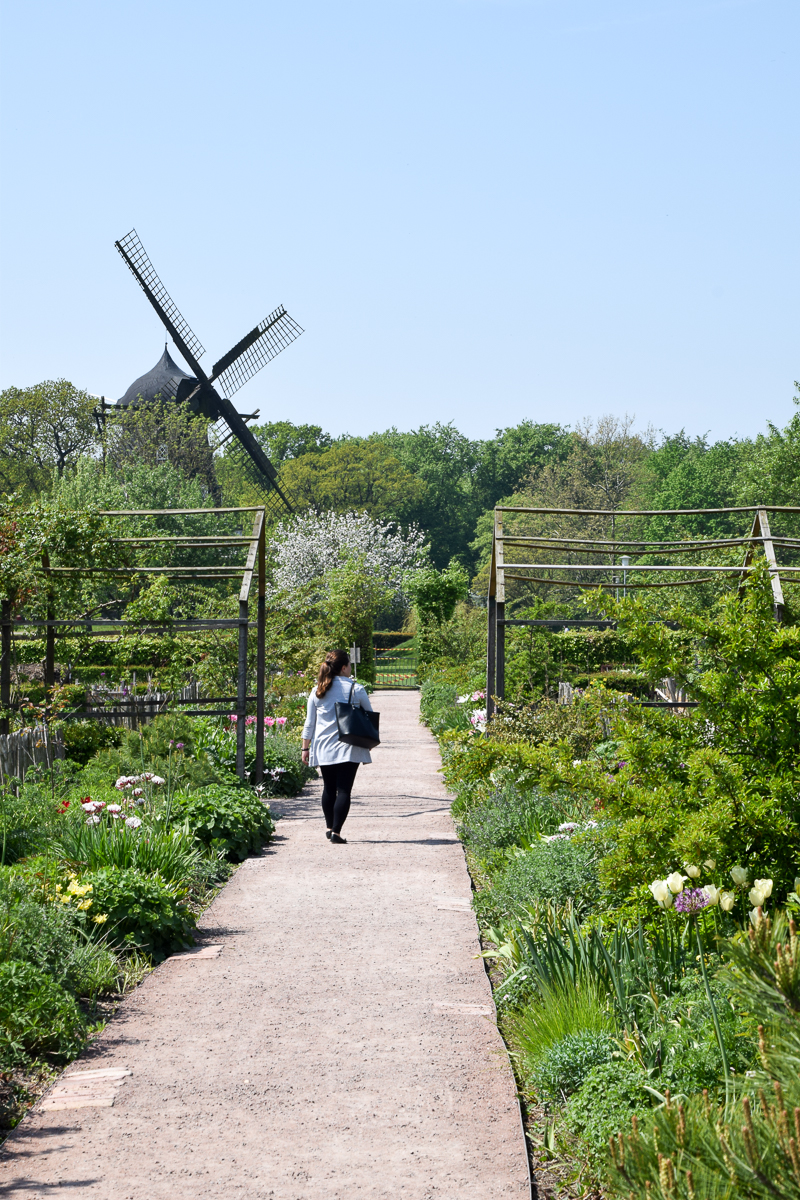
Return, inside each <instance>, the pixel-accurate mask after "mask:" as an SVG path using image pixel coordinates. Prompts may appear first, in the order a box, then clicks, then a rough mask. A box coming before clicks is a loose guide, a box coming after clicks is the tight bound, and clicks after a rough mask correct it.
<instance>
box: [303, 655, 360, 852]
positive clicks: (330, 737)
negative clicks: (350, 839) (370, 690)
mask: <svg viewBox="0 0 800 1200" xmlns="http://www.w3.org/2000/svg"><path fill="white" fill-rule="evenodd" d="M351 675H352V667H351V665H350V656H349V655H348V653H347V651H346V650H331V651H329V653H328V654H326V655H325V662H324V663H323V664H322V666H321V667H320V669H319V676H318V677H317V686H316V687H315V688H314V689H313V691H312V692H311V695H310V696H309V697H308V707H307V709H306V723H305V725H304V726H303V762H308V763H310V765H311V766H312V767H319V769H320V771H321V772H322V781H323V788H322V811H323V813H324V814H325V824H326V825H327V829H326V831H325V836H326V837H327V838H329V839H330V841H331V842H338V843H339V844H342V845H343V844H345V843H346V838H343V837H342V836H341V835H342V826H343V825H344V823H345V820H346V819H347V814H348V813H349V811H350V793H351V792H352V790H353V783H354V782H355V778H356V771H357V770H358V764H359V763H368V762H372V758H371V757H370V753H369V750H365V749H363V748H362V747H361V746H351V745H349V744H348V743H347V742H341V741H339V726H338V723H337V721H336V701H337V700H341V701H342V702H343V703H345V704H355V705H360V706H361V708H364V709H366V710H367V712H372V705H371V704H370V700H369V696H368V695H367V693H366V690H365V689H364V688H363V687H362V686H361V684H360V683H355V682H354V680H353V679H351ZM351 693H352V694H351Z"/></svg>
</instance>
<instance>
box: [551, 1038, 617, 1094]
mask: <svg viewBox="0 0 800 1200" xmlns="http://www.w3.org/2000/svg"><path fill="white" fill-rule="evenodd" d="M613 1049H614V1042H613V1040H612V1039H611V1037H610V1035H609V1034H608V1033H595V1032H593V1031H592V1030H590V1029H584V1030H582V1031H581V1032H579V1033H568V1034H567V1036H566V1037H564V1038H562V1039H561V1040H560V1041H558V1042H556V1043H555V1044H554V1045H552V1046H550V1048H549V1049H548V1050H545V1052H544V1054H543V1055H542V1056H541V1058H540V1059H539V1060H538V1061H537V1063H536V1065H535V1067H534V1069H533V1071H532V1073H531V1083H532V1085H533V1087H534V1089H535V1091H536V1092H538V1093H539V1094H540V1095H542V1096H543V1097H545V1098H546V1099H547V1100H549V1101H550V1102H551V1103H558V1101H560V1100H563V1099H564V1098H565V1097H566V1096H570V1095H571V1094H572V1093H573V1092H576V1091H577V1090H578V1088H579V1087H580V1086H581V1084H582V1083H583V1082H584V1080H585V1079H586V1077H587V1075H588V1074H589V1072H590V1071H591V1069H592V1067H596V1066H598V1064H600V1063H607V1062H609V1061H610V1060H611V1053H612V1050H613Z"/></svg>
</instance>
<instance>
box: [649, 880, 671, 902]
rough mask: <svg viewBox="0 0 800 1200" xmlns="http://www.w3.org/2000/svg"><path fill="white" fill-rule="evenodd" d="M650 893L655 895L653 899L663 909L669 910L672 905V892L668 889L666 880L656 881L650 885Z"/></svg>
mask: <svg viewBox="0 0 800 1200" xmlns="http://www.w3.org/2000/svg"><path fill="white" fill-rule="evenodd" d="M650 891H651V892H652V893H653V899H654V900H655V901H656V903H657V904H660V905H661V907H662V908H669V906H670V904H672V892H671V891H670V890H669V888H668V887H667V881H666V880H665V879H654V880H653V882H652V883H651V884H650Z"/></svg>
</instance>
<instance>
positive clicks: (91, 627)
mask: <svg viewBox="0 0 800 1200" xmlns="http://www.w3.org/2000/svg"><path fill="white" fill-rule="evenodd" d="M232 513H242V514H245V513H252V514H253V529H252V532H251V533H250V534H249V535H243V536H240V535H238V534H237V535H226V534H219V535H214V536H202V537H192V536H190V535H185V534H177V535H176V534H157V535H152V534H151V535H148V536H142V537H135V536H134V537H123V538H117V539H115V541H117V542H124V543H126V544H128V545H131V546H141V545H150V544H154V545H155V544H158V543H171V544H172V545H173V546H177V545H179V546H180V547H181V548H182V549H188V548H191V549H195V550H197V549H206V550H211V549H219V548H221V547H224V548H227V549H231V548H237V547H238V548H241V550H242V551H243V552H246V553H245V561H244V563H243V564H240V565H238V566H236V565H227V566H220V565H218V564H217V563H210V562H209V563H206V564H202V563H201V564H198V565H194V566H146V567H106V566H103V565H102V564H101V565H98V566H96V567H92V568H88V569H89V570H91V571H92V573H96V574H98V575H101V576H104V577H108V578H110V577H117V578H130V577H132V576H135V575H139V576H141V575H168V576H169V577H170V578H172V579H191V580H193V581H195V580H203V579H205V580H216V581H219V580H222V579H240V580H241V582H240V587H239V613H238V617H235V618H218V619H215V618H203V619H200V620H196V621H193V620H185V621H125V620H108V619H107V618H104V617H95V618H85V619H83V618H82V619H80V620H69V619H67V620H56V619H55V618H54V617H53V616H52V614H51V613H48V619H47V620H45V621H32V620H26V619H24V618H23V619H20V620H13V621H12V618H11V606H10V604H9V603H8V602H7V601H4V602H3V607H2V612H0V709H2V710H3V711H4V712H5V713H7V712H8V711H9V710H10V708H11V660H12V638H13V636H14V634H15V633H16V632H17V631H18V630H22V629H32V628H35V629H43V630H44V632H45V687H52V685H53V683H54V682H55V643H56V640H57V638H58V637H64V636H67V635H68V634H69V633H70V632H71V631H74V630H81V631H83V632H88V633H90V634H94V635H95V636H102V635H103V634H105V633H108V632H109V630H111V631H113V630H115V629H119V630H123V629H128V630H133V629H140V630H147V632H148V633H155V634H162V635H163V634H166V633H172V632H173V631H175V630H191V631H199V630H206V629H217V630H237V631H238V648H237V690H236V695H235V696H216V697H211V698H209V699H205V700H200V699H198V700H193V701H192V703H193V704H197V705H201V706H203V707H201V708H199V709H196V710H195V711H194V713H193V714H191V715H205V716H222V715H225V716H228V715H229V714H230V711H231V707H233V706H234V705H235V709H234V712H235V715H236V718H237V720H236V772H237V774H238V775H239V777H240V778H242V779H244V777H245V734H246V720H245V718H246V715H247V705H248V702H252V701H253V700H254V701H255V704H256V761H255V771H254V773H253V774H254V782H255V783H261V782H262V780H263V776H264V708H265V636H266V635H265V630H266V508H265V507H264V506H253V505H250V506H246V507H240V508H167V509H163V508H162V509H114V510H108V511H105V512H101V513H100V514H99V515H100V516H103V517H108V518H112V519H116V518H131V517H191V516H203V517H205V518H208V517H213V516H218V517H219V516H222V515H224V514H232ZM43 559H44V561H43V564H42V566H41V568H37V570H40V571H41V573H42V574H43V575H44V576H46V577H47V578H50V579H57V578H58V577H59V576H60V575H65V574H70V573H76V572H81V573H85V572H86V571H87V568H85V567H59V566H51V565H50V564H49V562H48V560H47V556H46V555H44V556H43ZM254 579H255V582H256V596H257V605H256V619H255V621H254V622H253V621H251V620H250V599H251V592H252V589H253V581H254ZM253 624H255V627H256V631H257V636H256V694H255V696H248V694H247V644H248V632H249V629H250V628H251V627H252V625H253ZM126 703H127V704H128V705H130V706H131V707H132V709H135V706H136V705H139V706H140V707H141V701H138V700H136V699H131V700H130V701H127V702H126V701H115V705H116V706H120V705H121V706H123V707H124V706H125V705H126ZM211 704H216V705H220V704H227V705H228V707H227V708H217V709H211V710H209V709H207V708H205V705H211ZM73 715H76V716H81V717H87V718H90V719H92V718H94V719H98V718H102V713H99V712H97V711H96V710H95V711H88V712H80V713H76V714H73ZM8 733H9V720H8V717H7V716H4V717H2V718H0V735H3V734H8Z"/></svg>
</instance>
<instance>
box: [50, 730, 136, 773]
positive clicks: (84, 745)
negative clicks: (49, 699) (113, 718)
mask: <svg viewBox="0 0 800 1200" xmlns="http://www.w3.org/2000/svg"><path fill="white" fill-rule="evenodd" d="M123 732H124V731H123V730H122V729H120V728H119V727H118V726H115V725H103V723H102V722H101V721H66V722H65V723H64V725H63V727H62V730H61V736H62V738H63V741H64V749H65V752H66V755H67V758H69V759H71V760H72V761H73V762H76V763H80V765H81V766H85V765H86V763H87V762H88V761H89V759H90V758H93V757H94V756H95V754H97V753H98V751H100V750H106V749H108V748H109V747H111V746H118V745H119V743H120V741H121V739H122V735H123Z"/></svg>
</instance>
